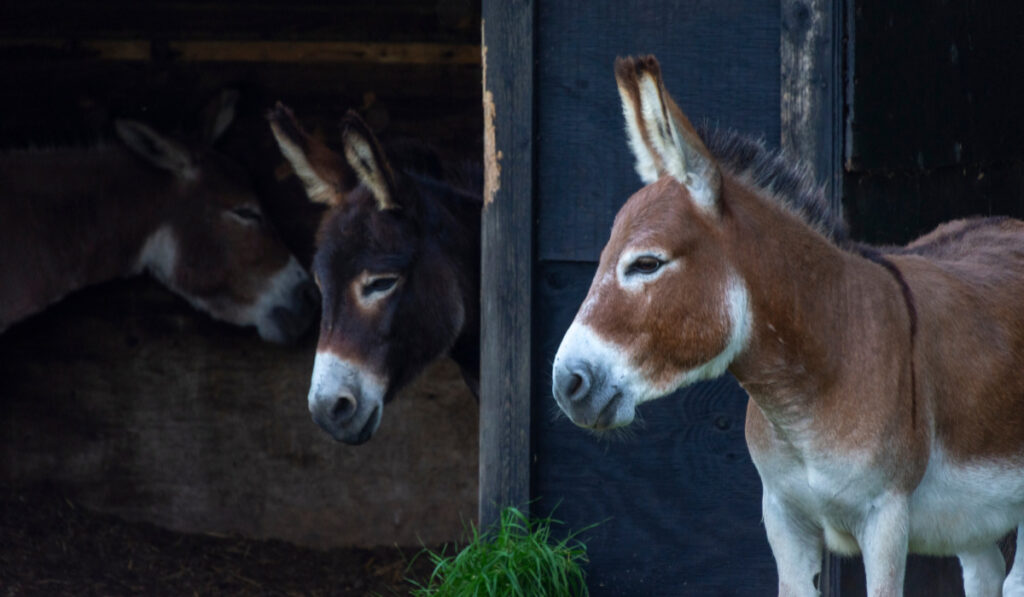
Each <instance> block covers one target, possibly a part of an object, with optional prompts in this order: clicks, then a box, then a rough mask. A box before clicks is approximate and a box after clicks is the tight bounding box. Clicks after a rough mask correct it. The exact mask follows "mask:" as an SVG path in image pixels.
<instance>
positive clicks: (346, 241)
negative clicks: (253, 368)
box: [269, 103, 481, 444]
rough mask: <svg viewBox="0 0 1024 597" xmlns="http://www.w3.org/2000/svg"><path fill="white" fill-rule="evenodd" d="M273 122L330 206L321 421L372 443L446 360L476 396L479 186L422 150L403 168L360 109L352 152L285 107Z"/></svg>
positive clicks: (355, 440)
mask: <svg viewBox="0 0 1024 597" xmlns="http://www.w3.org/2000/svg"><path fill="white" fill-rule="evenodd" d="M269 119H270V126H271V129H272V130H273V132H274V136H275V137H276V138H277V142H278V145H279V146H280V148H281V152H282V153H283V154H284V156H285V157H286V158H287V159H288V161H289V162H291V165H292V167H293V169H294V170H295V173H296V175H297V176H298V177H299V179H300V180H301V181H302V183H303V185H304V186H305V187H306V193H307V194H308V196H309V198H310V199H311V200H313V201H317V202H320V203H324V204H326V205H328V206H329V207H330V209H329V210H328V211H327V212H326V214H325V215H324V218H323V221H322V223H321V225H320V231H319V234H318V238H317V251H316V256H315V257H314V259H313V275H314V277H315V279H316V282H317V285H318V286H319V287H320V290H321V293H322V295H323V310H322V317H321V321H320V341H319V344H318V345H317V353H316V359H315V361H314V365H313V379H312V383H311V384H310V388H309V410H310V412H311V413H312V415H313V419H314V420H315V421H316V422H317V423H318V424H319V425H320V426H321V427H322V428H323V429H324V430H325V431H327V432H328V433H330V434H331V435H332V436H333V437H334V438H335V439H337V440H339V441H343V442H346V443H349V444H361V443H363V442H365V441H367V440H369V439H370V437H372V436H373V433H374V432H375V431H376V430H377V427H378V426H379V425H380V420H381V415H382V413H383V409H384V403H385V402H387V401H388V400H390V399H391V398H393V397H394V396H395V394H396V393H397V392H398V391H399V390H400V389H402V388H403V387H404V386H406V385H407V384H408V383H409V382H410V381H412V380H413V379H414V378H415V376H416V375H417V374H419V373H420V372H421V371H422V370H423V368H424V367H425V366H426V365H428V364H430V363H431V362H432V361H434V360H436V359H437V358H439V357H441V356H443V355H444V354H445V353H448V354H450V355H451V357H452V359H453V360H455V362H456V363H458V364H459V366H460V368H461V369H462V373H463V377H464V378H465V379H466V382H467V384H468V385H469V386H470V389H472V390H473V392H474V393H475V392H476V390H477V386H478V379H479V366H480V365H479V347H480V340H479V333H480V332H479V330H480V315H479V289H480V272H479V270H480V209H481V202H480V195H479V191H478V190H476V188H477V187H476V185H478V184H479V181H477V180H470V178H471V173H469V172H459V171H451V172H446V171H445V170H444V168H442V167H441V166H440V165H439V164H437V163H433V164H432V165H431V163H432V162H434V161H435V160H433V159H431V158H430V156H429V155H426V156H425V155H423V154H422V153H421V154H420V155H419V156H416V157H418V158H419V159H418V160H413V161H415V162H418V163H417V164H412V162H410V163H407V164H404V165H405V167H400V166H403V163H401V162H398V161H395V162H392V160H389V159H388V157H387V156H386V155H385V153H384V150H383V148H382V147H381V145H380V143H379V142H378V141H377V139H376V138H375V137H374V135H373V134H372V133H371V132H370V130H369V129H368V128H367V126H366V124H365V123H363V121H362V119H360V118H359V116H358V115H356V113H355V112H349V113H348V115H346V116H345V118H344V120H343V121H342V138H341V142H342V154H343V155H339V154H337V153H335V152H333V151H332V150H330V149H329V148H328V147H327V146H326V145H324V144H323V143H322V142H320V141H319V140H317V139H316V138H314V137H312V136H310V135H307V134H306V133H305V132H303V130H302V128H301V127H300V126H299V124H298V122H297V121H296V120H295V117H294V115H293V114H292V112H291V110H289V109H288V108H286V107H285V106H283V105H282V104H280V103H279V104H278V105H277V107H276V108H275V109H274V110H273V111H272V112H271V113H270V115H269ZM410 155H411V154H410ZM434 157H436V156H434ZM423 158H427V159H423ZM466 189H473V190H466Z"/></svg>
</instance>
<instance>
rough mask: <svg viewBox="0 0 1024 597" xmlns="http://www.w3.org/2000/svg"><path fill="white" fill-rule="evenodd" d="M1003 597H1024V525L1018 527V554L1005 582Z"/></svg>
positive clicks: (1014, 555) (1014, 557) (1015, 555)
mask: <svg viewBox="0 0 1024 597" xmlns="http://www.w3.org/2000/svg"><path fill="white" fill-rule="evenodd" d="M1003 597H1024V524H1022V525H1019V526H1018V527H1017V552H1016V553H1015V554H1013V566H1012V567H1011V568H1010V575H1009V576H1007V577H1006V581H1005V582H1003Z"/></svg>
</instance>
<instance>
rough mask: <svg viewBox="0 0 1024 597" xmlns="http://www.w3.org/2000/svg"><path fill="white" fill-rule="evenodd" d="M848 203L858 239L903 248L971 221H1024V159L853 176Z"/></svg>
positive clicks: (847, 184)
mask: <svg viewBox="0 0 1024 597" xmlns="http://www.w3.org/2000/svg"><path fill="white" fill-rule="evenodd" d="M844 186H845V191H844V195H845V197H844V203H845V205H846V211H847V215H848V219H849V221H850V229H851V234H852V235H853V237H854V238H857V239H861V240H865V241H868V242H874V243H883V244H904V243H907V242H909V241H910V240H912V239H914V238H916V237H918V236H920V235H922V234H924V233H926V232H929V231H930V230H932V229H933V228H935V227H936V226H938V225H939V224H941V223H943V222H946V221H948V220H952V219H955V218H963V217H969V216H989V215H1004V216H1014V217H1018V218H1024V158H1021V159H1017V160H1011V161H1006V162H1000V163H994V164H968V165H965V166H960V167H948V168H938V169H935V170H928V171H923V172H916V171H898V172H854V173H847V174H846V176H845V183H844Z"/></svg>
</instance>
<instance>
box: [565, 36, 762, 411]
mask: <svg viewBox="0 0 1024 597" xmlns="http://www.w3.org/2000/svg"><path fill="white" fill-rule="evenodd" d="M615 76H616V80H617V83H618V88H619V94H620V95H621V98H622V110H623V113H624V115H625V117H626V131H627V134H628V137H629V145H630V147H631V148H632V150H633V153H634V155H635V156H636V169H637V172H638V173H639V174H640V178H641V179H642V180H643V181H644V182H645V183H646V184H647V186H645V187H644V188H642V189H641V190H640V191H638V192H637V193H636V194H634V195H633V196H632V197H630V198H629V200H628V201H627V202H626V203H625V205H624V206H623V207H622V209H621V210H620V211H619V213H618V215H617V216H616V217H615V223H614V225H613V227H612V232H611V237H610V238H609V240H608V244H607V245H605V248H604V250H603V251H602V252H601V259H600V262H599V264H598V268H597V273H596V274H595V276H594V280H593V282H592V284H591V286H590V291H589V292H588V294H587V297H586V299H585V300H584V302H583V305H582V306H581V307H580V309H579V312H578V313H577V314H576V318H575V320H574V321H573V323H572V325H571V326H570V327H569V330H568V331H567V332H566V335H565V338H564V339H563V340H562V344H561V346H560V347H559V349H558V353H557V355H556V356H555V361H554V366H553V380H552V381H553V384H552V385H553V393H554V396H555V399H556V400H557V402H558V404H559V406H560V407H561V409H562V410H563V411H564V412H565V413H566V414H567V415H568V416H569V417H570V418H571V419H572V421H573V422H574V423H576V424H577V425H580V426H583V427H591V428H595V429H606V428H611V427H616V426H620V425H626V424H628V423H630V422H631V421H632V420H633V418H634V415H635V409H636V406H637V405H638V404H640V403H642V402H644V401H647V400H651V399H654V398H658V397H661V396H664V395H666V394H668V393H670V392H672V391H673V390H675V389H677V388H679V387H681V386H683V385H687V384H689V383H692V382H695V381H698V380H702V379H710V378H714V377H717V376H719V375H721V374H722V373H724V372H725V369H726V367H728V366H729V364H730V363H731V361H732V359H733V358H734V357H735V356H736V355H737V354H738V352H739V351H740V350H742V348H743V347H744V345H745V343H746V341H747V337H748V335H749V329H750V316H749V310H748V307H747V302H748V298H747V291H746V289H745V287H744V285H743V282H742V280H741V279H740V278H739V277H738V276H737V275H736V273H735V272H734V271H733V269H732V268H731V266H730V261H729V257H728V253H729V250H728V245H727V244H726V243H725V238H726V236H727V235H728V234H729V232H728V227H729V225H730V217H729V213H728V209H727V206H726V204H725V203H724V201H723V197H722V188H723V184H722V176H721V173H720V171H719V168H718V165H717V164H716V162H715V160H714V158H713V157H712V156H711V154H710V153H709V152H708V150H707V148H706V147H705V146H704V143H703V142H702V141H701V139H700V138H699V136H698V135H697V133H696V131H695V130H694V128H693V126H692V125H691V124H690V121H689V120H688V119H687V118H686V116H685V115H684V114H683V113H682V112H681V111H680V110H679V108H678V106H676V103H675V102H674V101H673V100H672V98H671V97H670V96H669V95H668V93H667V92H666V91H665V88H664V85H663V83H662V79H661V71H660V68H659V66H658V62H657V60H655V59H654V57H653V56H648V57H643V58H629V59H619V60H618V61H616V64H615Z"/></svg>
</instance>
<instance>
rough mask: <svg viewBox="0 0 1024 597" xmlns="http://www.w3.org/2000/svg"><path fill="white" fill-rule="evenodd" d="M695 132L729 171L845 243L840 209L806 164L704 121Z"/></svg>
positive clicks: (846, 239) (837, 243)
mask: <svg viewBox="0 0 1024 597" xmlns="http://www.w3.org/2000/svg"><path fill="white" fill-rule="evenodd" d="M697 133H698V134H699V135H700V137H701V139H703V140H704V144H705V145H706V146H707V148H708V151H710V152H711V155H713V156H714V157H715V159H716V160H718V163H719V165H720V166H721V167H722V168H723V169H724V170H725V171H726V172H728V173H729V174H732V175H733V176H737V177H741V178H743V177H746V178H747V179H748V180H749V181H750V182H751V183H752V184H753V185H754V186H756V187H757V188H759V189H761V190H763V191H765V193H766V194H767V195H768V196H769V197H771V198H773V199H774V200H775V201H777V202H778V203H779V204H780V205H781V206H782V207H784V208H786V209H787V210H788V211H790V212H791V213H793V214H794V215H796V216H798V217H799V218H800V219H801V220H803V221H804V222H806V223H807V224H808V225H810V226H811V227H812V228H814V229H815V230H817V231H818V232H820V233H821V234H822V235H824V236H825V237H826V238H828V239H829V240H831V241H832V242H833V243H835V244H836V245H839V246H846V244H847V243H848V230H847V226H846V221H845V220H844V218H843V214H842V211H841V210H837V209H835V208H833V206H832V204H831V202H830V201H829V200H828V197H826V196H825V188H824V187H823V186H822V185H820V184H818V182H817V181H816V180H815V179H814V176H813V174H812V173H811V169H810V167H808V166H807V164H804V163H802V162H799V161H797V160H794V159H792V158H790V156H788V155H786V154H785V153H784V152H782V151H780V150H774V149H769V148H768V147H767V146H766V145H765V143H764V140H763V139H753V138H750V137H746V136H744V135H741V134H740V133H738V132H736V131H734V130H730V129H721V128H718V127H711V126H708V125H707V124H706V123H704V124H702V125H701V126H700V127H698V131H697Z"/></svg>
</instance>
